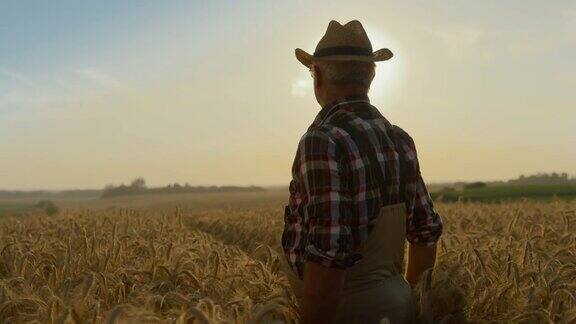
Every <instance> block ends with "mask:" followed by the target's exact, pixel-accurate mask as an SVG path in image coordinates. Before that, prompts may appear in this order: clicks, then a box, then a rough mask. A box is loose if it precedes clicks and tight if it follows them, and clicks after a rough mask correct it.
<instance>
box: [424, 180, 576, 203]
mask: <svg viewBox="0 0 576 324" xmlns="http://www.w3.org/2000/svg"><path fill="white" fill-rule="evenodd" d="M432 197H433V198H435V199H442V200H444V201H455V200H458V199H464V200H472V201H500V200H511V199H520V198H529V199H538V200H551V199H552V198H553V197H557V198H561V199H574V198H576V185H574V184H557V185H495V186H487V187H483V188H473V189H462V190H446V189H445V190H440V191H437V192H435V193H433V194H432Z"/></svg>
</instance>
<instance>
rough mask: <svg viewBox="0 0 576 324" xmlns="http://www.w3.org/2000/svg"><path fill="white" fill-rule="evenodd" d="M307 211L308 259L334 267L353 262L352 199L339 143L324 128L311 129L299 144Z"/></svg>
mask: <svg viewBox="0 0 576 324" xmlns="http://www.w3.org/2000/svg"><path fill="white" fill-rule="evenodd" d="M299 150H300V159H301V160H300V169H299V178H300V179H301V189H302V191H301V192H303V193H304V196H305V197H303V203H304V206H303V207H304V208H303V213H304V220H305V224H306V225H307V228H308V236H307V241H306V244H305V259H306V261H310V262H316V263H320V264H322V265H324V266H326V267H330V268H340V269H343V268H347V267H349V266H350V265H352V264H353V258H354V253H353V249H352V245H353V243H352V234H351V231H350V227H349V225H348V220H349V219H350V214H351V206H350V203H351V200H350V197H349V195H348V194H347V193H346V191H345V190H344V188H343V179H342V174H341V168H340V163H342V161H341V160H340V157H341V155H342V154H341V153H340V152H338V147H337V145H336V143H335V142H334V141H333V140H332V139H331V138H330V137H329V136H328V135H327V134H326V133H325V132H323V131H321V130H309V131H308V132H307V133H306V135H304V136H303V137H302V139H301V141H300V144H299Z"/></svg>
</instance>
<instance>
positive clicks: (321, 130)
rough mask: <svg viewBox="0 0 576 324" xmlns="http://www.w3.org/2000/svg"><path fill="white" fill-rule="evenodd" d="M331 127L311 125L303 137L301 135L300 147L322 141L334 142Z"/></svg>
mask: <svg viewBox="0 0 576 324" xmlns="http://www.w3.org/2000/svg"><path fill="white" fill-rule="evenodd" d="M331 128H332V127H331V126H329V125H320V126H311V127H309V128H308V130H306V132H305V133H304V134H303V135H302V137H300V142H299V147H302V145H305V146H313V145H318V144H321V143H326V144H331V143H334V142H335V139H334V138H333V135H332V134H331Z"/></svg>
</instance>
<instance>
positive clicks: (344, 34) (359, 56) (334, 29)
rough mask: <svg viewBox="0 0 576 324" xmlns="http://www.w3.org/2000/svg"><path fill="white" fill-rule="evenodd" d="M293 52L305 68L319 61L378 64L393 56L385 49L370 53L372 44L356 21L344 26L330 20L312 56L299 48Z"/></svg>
mask: <svg viewBox="0 0 576 324" xmlns="http://www.w3.org/2000/svg"><path fill="white" fill-rule="evenodd" d="M295 52H296V58H297V59H298V61H300V63H302V64H304V65H305V66H307V67H310V65H311V64H312V63H313V62H314V61H320V60H326V61H362V62H378V61H386V60H389V59H390V58H392V56H393V54H392V52H391V51H390V50H389V49H387V48H383V49H379V50H377V51H376V52H373V51H372V43H370V39H368V35H366V31H364V27H362V24H361V23H360V22H359V21H358V20H352V21H351V22H349V23H347V24H346V25H341V24H340V23H339V22H337V21H335V20H332V21H331V22H330V23H329V24H328V29H326V33H325V34H324V36H323V37H322V39H320V41H319V42H318V45H316V50H315V51H314V55H310V54H308V53H306V52H305V51H303V50H302V49H300V48H297V49H296V51H295Z"/></svg>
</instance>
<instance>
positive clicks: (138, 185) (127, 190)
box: [101, 178, 264, 198]
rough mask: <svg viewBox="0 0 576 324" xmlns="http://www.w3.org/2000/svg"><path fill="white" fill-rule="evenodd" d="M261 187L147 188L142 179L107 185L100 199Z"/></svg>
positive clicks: (176, 185)
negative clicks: (126, 183)
mask: <svg viewBox="0 0 576 324" xmlns="http://www.w3.org/2000/svg"><path fill="white" fill-rule="evenodd" d="M263 190H264V189H263V188H262V187H257V186H247V187H243V186H191V185H189V184H188V183H186V184H184V185H181V184H179V183H174V184H168V185H167V186H165V187H155V188H148V187H147V186H146V180H144V178H137V179H134V180H132V182H131V183H130V184H129V185H125V184H121V185H119V186H114V185H107V186H106V187H105V188H104V191H103V192H102V195H101V198H111V197H119V196H129V195H141V194H153V193H188V192H252V191H263Z"/></svg>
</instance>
